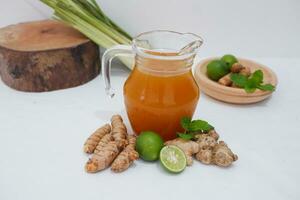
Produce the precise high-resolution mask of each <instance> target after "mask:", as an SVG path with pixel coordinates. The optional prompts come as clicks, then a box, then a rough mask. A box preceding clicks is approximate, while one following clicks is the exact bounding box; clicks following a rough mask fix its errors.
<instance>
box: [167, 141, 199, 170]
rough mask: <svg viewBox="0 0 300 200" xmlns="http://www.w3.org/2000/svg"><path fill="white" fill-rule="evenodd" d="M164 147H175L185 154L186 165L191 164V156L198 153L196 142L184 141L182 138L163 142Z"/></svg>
mask: <svg viewBox="0 0 300 200" xmlns="http://www.w3.org/2000/svg"><path fill="white" fill-rule="evenodd" d="M165 145H175V146H177V147H179V148H180V149H181V150H182V151H183V152H184V154H185V156H186V160H187V165H188V166H191V165H192V164H193V155H194V154H195V153H197V152H198V151H199V145H198V144H197V142H194V141H191V140H184V139H182V138H176V139H174V140H169V141H167V142H165Z"/></svg>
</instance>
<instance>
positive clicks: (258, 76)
mask: <svg viewBox="0 0 300 200" xmlns="http://www.w3.org/2000/svg"><path fill="white" fill-rule="evenodd" d="M230 79H231V81H232V82H233V83H234V84H235V85H237V86H238V87H240V88H244V90H245V91H246V92H247V93H253V92H255V90H256V89H260V90H263V91H274V90H275V86H273V85H272V84H263V80H264V74H263V72H262V71H261V70H256V71H255V72H254V73H253V74H252V75H251V76H250V77H247V76H244V75H242V74H237V73H233V74H231V76H230Z"/></svg>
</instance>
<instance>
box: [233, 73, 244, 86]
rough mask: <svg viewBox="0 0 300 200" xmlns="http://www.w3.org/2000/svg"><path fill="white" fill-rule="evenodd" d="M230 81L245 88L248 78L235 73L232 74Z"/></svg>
mask: <svg viewBox="0 0 300 200" xmlns="http://www.w3.org/2000/svg"><path fill="white" fill-rule="evenodd" d="M230 79H231V81H232V82H233V83H234V84H235V85H237V86H239V87H245V85H246V83H247V80H248V77H247V76H244V75H242V74H237V73H233V74H231V76H230Z"/></svg>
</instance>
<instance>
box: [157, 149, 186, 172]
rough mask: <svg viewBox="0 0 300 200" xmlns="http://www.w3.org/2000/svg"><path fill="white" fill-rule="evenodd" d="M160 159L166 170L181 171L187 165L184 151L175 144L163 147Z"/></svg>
mask: <svg viewBox="0 0 300 200" xmlns="http://www.w3.org/2000/svg"><path fill="white" fill-rule="evenodd" d="M159 160H160V162H161V164H162V165H163V166H164V168H165V169H166V170H168V171H170V172H173V173H179V172H181V171H183V170H184V169H185V167H186V157H185V154H184V152H183V151H182V150H181V149H180V148H179V147H177V146H174V145H167V146H165V147H163V148H162V149H161V151H160V155H159Z"/></svg>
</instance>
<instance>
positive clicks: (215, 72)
mask: <svg viewBox="0 0 300 200" xmlns="http://www.w3.org/2000/svg"><path fill="white" fill-rule="evenodd" d="M229 72H230V71H229V68H228V67H227V64H226V63H225V62H224V61H222V60H212V61H210V63H208V65H207V76H208V77H209V78H210V79H212V80H214V81H218V80H219V79H220V78H222V77H223V76H225V75H226V74H228V73H229Z"/></svg>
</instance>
